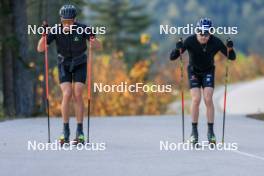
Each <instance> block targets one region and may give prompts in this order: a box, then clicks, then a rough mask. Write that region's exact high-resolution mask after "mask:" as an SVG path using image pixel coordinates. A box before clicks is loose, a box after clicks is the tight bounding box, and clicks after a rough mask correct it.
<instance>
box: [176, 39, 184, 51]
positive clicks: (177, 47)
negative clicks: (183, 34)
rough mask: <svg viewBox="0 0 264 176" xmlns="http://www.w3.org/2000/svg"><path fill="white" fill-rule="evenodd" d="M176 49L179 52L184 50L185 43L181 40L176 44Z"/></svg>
mask: <svg viewBox="0 0 264 176" xmlns="http://www.w3.org/2000/svg"><path fill="white" fill-rule="evenodd" d="M176 49H177V50H180V49H183V42H182V40H179V41H178V42H177V43H176Z"/></svg>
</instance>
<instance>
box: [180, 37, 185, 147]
mask: <svg viewBox="0 0 264 176" xmlns="http://www.w3.org/2000/svg"><path fill="white" fill-rule="evenodd" d="M180 41H181V42H182V38H180ZM180 68H181V81H180V86H181V107H182V108H181V109H182V142H183V143H184V141H185V139H184V90H183V84H184V82H183V60H182V49H181V48H180Z"/></svg>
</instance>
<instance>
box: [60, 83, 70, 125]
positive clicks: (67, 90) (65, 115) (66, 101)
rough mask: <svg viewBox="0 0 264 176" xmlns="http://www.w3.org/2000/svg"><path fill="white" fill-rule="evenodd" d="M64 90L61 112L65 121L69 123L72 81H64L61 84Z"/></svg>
mask: <svg viewBox="0 0 264 176" xmlns="http://www.w3.org/2000/svg"><path fill="white" fill-rule="evenodd" d="M60 87H61V91H62V102H61V114H62V118H63V123H69V103H70V100H71V98H72V83H70V82H63V83H61V84H60Z"/></svg>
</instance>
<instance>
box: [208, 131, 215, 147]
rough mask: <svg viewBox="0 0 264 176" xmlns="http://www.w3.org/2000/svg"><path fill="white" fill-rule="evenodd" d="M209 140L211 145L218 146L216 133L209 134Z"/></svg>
mask: <svg viewBox="0 0 264 176" xmlns="http://www.w3.org/2000/svg"><path fill="white" fill-rule="evenodd" d="M207 138H208V144H209V145H216V138H215V134H214V132H208V134H207Z"/></svg>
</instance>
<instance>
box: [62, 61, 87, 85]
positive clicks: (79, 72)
mask: <svg viewBox="0 0 264 176" xmlns="http://www.w3.org/2000/svg"><path fill="white" fill-rule="evenodd" d="M58 69H59V79H60V83H64V82H81V83H84V84H85V81H86V74H87V65H86V63H83V64H80V65H77V66H75V67H74V68H73V70H72V72H70V66H69V65H65V66H64V70H63V71H62V67H61V66H58Z"/></svg>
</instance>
